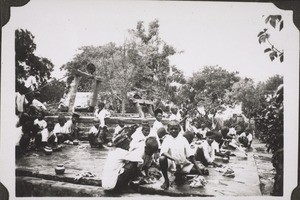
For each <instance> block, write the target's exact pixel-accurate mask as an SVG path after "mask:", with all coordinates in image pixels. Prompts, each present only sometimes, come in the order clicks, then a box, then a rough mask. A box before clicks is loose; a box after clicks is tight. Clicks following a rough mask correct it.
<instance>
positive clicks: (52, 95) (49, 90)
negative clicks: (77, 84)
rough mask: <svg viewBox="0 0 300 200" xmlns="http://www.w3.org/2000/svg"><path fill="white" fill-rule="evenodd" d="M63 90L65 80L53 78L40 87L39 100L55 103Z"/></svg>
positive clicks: (64, 88) (62, 93)
mask: <svg viewBox="0 0 300 200" xmlns="http://www.w3.org/2000/svg"><path fill="white" fill-rule="evenodd" d="M65 90H66V82H65V81H60V80H57V79H55V78H54V79H52V80H51V82H49V83H48V84H47V85H45V86H44V87H43V88H42V89H41V92H40V94H41V100H42V102H47V103H50V104H52V103H57V102H59V101H60V99H61V98H62V97H63V95H64V93H65Z"/></svg>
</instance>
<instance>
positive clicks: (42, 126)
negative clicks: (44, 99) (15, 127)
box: [33, 111, 47, 131]
mask: <svg viewBox="0 0 300 200" xmlns="http://www.w3.org/2000/svg"><path fill="white" fill-rule="evenodd" d="M44 118H45V114H44V112H42V111H40V112H38V117H37V119H35V120H34V121H33V125H38V127H39V131H42V130H43V129H45V128H46V126H47V122H46V121H45V120H44Z"/></svg>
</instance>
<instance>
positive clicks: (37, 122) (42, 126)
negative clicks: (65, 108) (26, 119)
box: [33, 119, 47, 129]
mask: <svg viewBox="0 0 300 200" xmlns="http://www.w3.org/2000/svg"><path fill="white" fill-rule="evenodd" d="M33 125H38V126H39V128H40V129H45V128H46V127H47V122H46V121H45V120H43V119H42V120H39V119H35V120H34V122H33Z"/></svg>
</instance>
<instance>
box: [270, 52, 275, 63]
mask: <svg viewBox="0 0 300 200" xmlns="http://www.w3.org/2000/svg"><path fill="white" fill-rule="evenodd" d="M269 56H270V59H271V61H273V60H274V58H275V57H274V56H273V54H272V53H270V55H269Z"/></svg>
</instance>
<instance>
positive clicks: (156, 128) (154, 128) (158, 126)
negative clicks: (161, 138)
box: [152, 120, 164, 133]
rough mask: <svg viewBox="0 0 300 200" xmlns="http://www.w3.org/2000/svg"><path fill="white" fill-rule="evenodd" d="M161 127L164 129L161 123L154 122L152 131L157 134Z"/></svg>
mask: <svg viewBox="0 0 300 200" xmlns="http://www.w3.org/2000/svg"><path fill="white" fill-rule="evenodd" d="M162 127H164V125H163V124H162V123H161V122H159V121H157V120H155V122H154V123H153V126H152V130H153V131H154V132H155V133H157V131H158V129H160V128H162Z"/></svg>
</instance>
